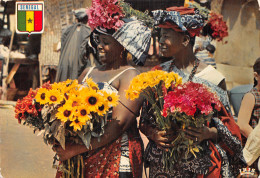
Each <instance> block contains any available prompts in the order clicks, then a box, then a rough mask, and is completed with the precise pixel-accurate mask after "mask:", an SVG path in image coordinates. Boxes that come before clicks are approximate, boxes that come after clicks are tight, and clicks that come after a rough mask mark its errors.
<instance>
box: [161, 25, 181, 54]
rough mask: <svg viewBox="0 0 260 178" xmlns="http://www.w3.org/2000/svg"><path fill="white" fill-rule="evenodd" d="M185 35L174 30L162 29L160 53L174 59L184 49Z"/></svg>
mask: <svg viewBox="0 0 260 178" xmlns="http://www.w3.org/2000/svg"><path fill="white" fill-rule="evenodd" d="M183 40H184V35H183V34H181V33H178V32H176V31H174V30H173V29H170V28H169V29H168V28H162V29H161V33H160V41H159V43H160V53H161V55H162V56H164V57H172V56H174V55H175V54H177V53H178V52H179V51H180V50H181V49H182V48H183V44H182V43H183Z"/></svg>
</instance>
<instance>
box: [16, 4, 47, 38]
mask: <svg viewBox="0 0 260 178" xmlns="http://www.w3.org/2000/svg"><path fill="white" fill-rule="evenodd" d="M43 22H44V2H39V1H29V2H16V32H17V33H29V34H33V33H42V32H43V30H44V23H43Z"/></svg>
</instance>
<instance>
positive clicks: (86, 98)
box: [82, 90, 104, 112]
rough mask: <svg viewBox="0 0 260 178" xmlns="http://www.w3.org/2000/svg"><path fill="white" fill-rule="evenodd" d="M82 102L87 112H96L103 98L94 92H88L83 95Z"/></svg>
mask: <svg viewBox="0 0 260 178" xmlns="http://www.w3.org/2000/svg"><path fill="white" fill-rule="evenodd" d="M82 101H83V102H84V103H85V104H86V105H87V107H88V109H89V111H93V112H97V110H98V107H99V106H102V104H103V103H104V99H103V97H102V96H101V95H100V94H99V93H97V92H96V91H95V90H89V91H88V92H87V93H85V95H83V98H82Z"/></svg>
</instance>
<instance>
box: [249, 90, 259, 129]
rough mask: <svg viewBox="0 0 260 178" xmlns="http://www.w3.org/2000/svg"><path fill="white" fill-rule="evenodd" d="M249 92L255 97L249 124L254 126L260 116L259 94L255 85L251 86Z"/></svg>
mask: <svg viewBox="0 0 260 178" xmlns="http://www.w3.org/2000/svg"><path fill="white" fill-rule="evenodd" d="M250 93H252V94H253V95H254V97H255V106H254V109H253V112H252V115H251V119H250V123H249V124H250V125H251V126H252V127H253V128H255V127H256V126H257V124H258V122H259V118H260V94H259V91H257V89H256V88H255V87H254V88H252V90H251V91H250Z"/></svg>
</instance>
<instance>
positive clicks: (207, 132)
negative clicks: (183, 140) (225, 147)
mask: <svg viewBox="0 0 260 178" xmlns="http://www.w3.org/2000/svg"><path fill="white" fill-rule="evenodd" d="M185 136H186V137H187V138H189V139H191V140H193V141H194V142H195V143H197V144H199V143H200V142H202V141H204V140H208V139H211V140H213V141H215V140H217V129H216V128H215V127H211V128H209V127H207V126H202V127H200V128H195V127H188V128H187V129H185Z"/></svg>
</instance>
